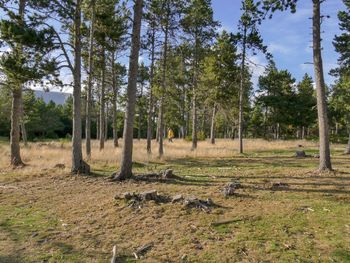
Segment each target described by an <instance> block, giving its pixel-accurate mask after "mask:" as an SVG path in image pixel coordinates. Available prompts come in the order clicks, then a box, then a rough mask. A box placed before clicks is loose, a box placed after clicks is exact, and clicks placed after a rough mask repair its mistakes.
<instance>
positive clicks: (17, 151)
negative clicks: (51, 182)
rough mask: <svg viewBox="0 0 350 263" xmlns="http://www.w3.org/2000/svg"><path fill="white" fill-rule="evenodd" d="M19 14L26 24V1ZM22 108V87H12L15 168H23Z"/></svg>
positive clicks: (20, 54)
mask: <svg viewBox="0 0 350 263" xmlns="http://www.w3.org/2000/svg"><path fill="white" fill-rule="evenodd" d="M18 5H19V6H18V14H19V17H20V23H21V24H24V12H25V5H26V0H20V1H19V3H18ZM16 52H17V53H18V57H19V59H21V57H22V53H23V52H22V45H20V44H19V45H18V46H17V47H16ZM21 108H22V85H21V84H18V85H15V86H13V87H12V106H11V134H10V148H11V157H10V158H11V160H10V163H11V165H12V166H13V167H18V166H23V165H24V164H23V162H22V159H21V148H20V145H19V141H20V120H21V114H22V112H21Z"/></svg>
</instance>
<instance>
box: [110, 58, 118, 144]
mask: <svg viewBox="0 0 350 263" xmlns="http://www.w3.org/2000/svg"><path fill="white" fill-rule="evenodd" d="M114 61H115V52H113V53H112V78H113V79H112V86H113V98H112V103H113V105H112V111H113V116H112V117H113V145H114V147H115V148H116V147H118V146H119V142H118V123H117V98H118V87H117V80H116V78H117V76H116V73H115V63H114Z"/></svg>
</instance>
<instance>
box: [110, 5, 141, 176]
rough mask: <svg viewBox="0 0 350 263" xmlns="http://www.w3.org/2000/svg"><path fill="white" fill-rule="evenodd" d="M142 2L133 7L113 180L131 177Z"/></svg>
mask: <svg viewBox="0 0 350 263" xmlns="http://www.w3.org/2000/svg"><path fill="white" fill-rule="evenodd" d="M142 2H143V1H142V0H136V1H135V5H134V20H133V29H132V39H131V53H130V61H129V76H128V87H127V96H126V97H127V102H126V107H125V122H124V133H123V149H122V158H121V163H120V172H119V174H116V175H115V176H114V179H115V180H124V179H126V178H128V177H131V176H132V150H133V129H134V118H135V102H136V84H137V73H138V66H139V63H138V59H139V51H140V31H141V19H142Z"/></svg>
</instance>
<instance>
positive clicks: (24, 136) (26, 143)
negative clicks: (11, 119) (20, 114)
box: [20, 119, 28, 146]
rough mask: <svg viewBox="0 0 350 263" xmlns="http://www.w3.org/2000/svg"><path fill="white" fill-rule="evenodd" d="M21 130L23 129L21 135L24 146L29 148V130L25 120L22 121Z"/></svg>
mask: <svg viewBox="0 0 350 263" xmlns="http://www.w3.org/2000/svg"><path fill="white" fill-rule="evenodd" d="M20 128H21V134H22V140H23V143H24V146H28V139H27V130H26V125H25V123H24V121H23V119H21V124H20Z"/></svg>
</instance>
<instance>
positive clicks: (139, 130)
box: [137, 84, 143, 141]
mask: <svg viewBox="0 0 350 263" xmlns="http://www.w3.org/2000/svg"><path fill="white" fill-rule="evenodd" d="M142 97H143V84H141V92H140V98H139V118H138V131H137V139H138V140H139V141H140V140H141V129H142V110H143V109H142V108H143V107H142Z"/></svg>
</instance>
